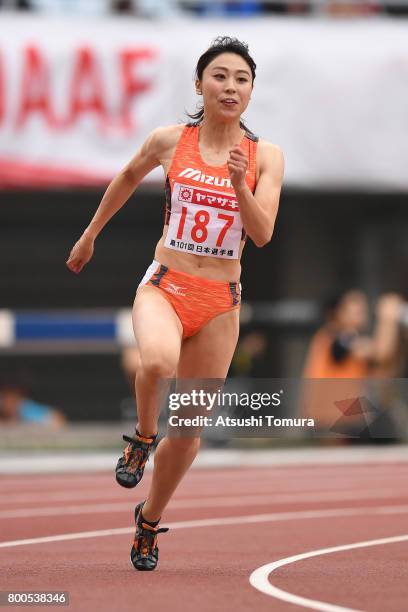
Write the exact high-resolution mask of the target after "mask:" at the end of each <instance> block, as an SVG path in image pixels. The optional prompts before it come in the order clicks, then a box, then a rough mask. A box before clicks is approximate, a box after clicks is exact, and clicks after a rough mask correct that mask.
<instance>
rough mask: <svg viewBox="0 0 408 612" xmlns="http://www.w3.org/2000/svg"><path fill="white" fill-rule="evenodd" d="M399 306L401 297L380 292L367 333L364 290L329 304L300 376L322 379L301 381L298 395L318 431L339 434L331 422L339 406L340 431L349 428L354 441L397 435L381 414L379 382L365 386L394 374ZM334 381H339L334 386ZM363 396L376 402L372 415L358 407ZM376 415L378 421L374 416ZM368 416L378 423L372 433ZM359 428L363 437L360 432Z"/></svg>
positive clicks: (383, 407)
mask: <svg viewBox="0 0 408 612" xmlns="http://www.w3.org/2000/svg"><path fill="white" fill-rule="evenodd" d="M402 307H403V300H402V299H401V297H400V296H398V295H396V294H387V295H383V296H381V297H380V299H379V300H378V302H377V305H376V325H375V329H374V333H373V334H372V335H371V336H370V335H368V334H367V328H368V322H369V316H368V303H367V299H366V297H365V295H364V293H362V292H361V291H358V290H352V291H348V292H346V293H344V294H343V295H341V296H339V297H337V298H335V299H333V300H331V301H330V302H329V303H328V305H327V309H326V322H325V324H324V325H323V327H322V328H321V329H319V330H318V332H317V333H316V334H315V336H314V337H313V339H312V342H311V344H310V347H309V351H308V354H307V357H306V362H305V367H304V371H303V377H304V378H305V379H321V380H320V381H319V382H313V381H310V382H308V381H307V380H306V381H305V384H304V387H303V397H302V411H303V413H304V415H307V416H308V417H309V418H314V419H315V422H316V430H317V431H324V430H325V429H326V430H327V431H330V430H331V431H335V432H336V431H337V432H338V433H339V430H338V429H337V430H336V429H333V425H336V422H337V423H338V422H339V417H341V414H342V413H341V411H342V410H343V409H344V410H345V412H344V413H343V414H344V417H345V418H344V419H342V428H343V432H344V433H346V431H347V430H348V432H349V435H354V436H355V437H356V438H357V439H362V438H364V439H377V437H378V438H382V439H383V440H385V439H388V440H393V439H394V438H395V437H396V434H395V427H394V425H393V422H392V419H391V417H390V416H389V415H386V412H387V410H386V409H387V405H386V402H385V401H384V393H383V390H384V389H383V385H380V384H377V385H375V384H371V385H370V382H369V381H370V380H373V379H375V380H377V381H378V380H379V379H384V378H385V377H388V378H389V377H393V376H398V374H399V368H400V366H399V364H400V363H401V360H400V358H399V355H400V350H399V349H400V339H401V335H400V320H401V316H402ZM336 379H341V381H339V383H337V384H336V382H335V380H336ZM368 396H369V397H370V400H372V401H373V402H374V403H375V406H373V405H370V407H369V411H370V410H371V414H369V413H368V412H366V411H365V408H364V407H362V406H361V405H360V402H361V400H364V401H366V400H367V397H368ZM353 403H354V406H353ZM378 415H380V416H381V417H382V418H381V420H379V419H377V418H376V417H377V416H378ZM367 416H369V417H370V420H371V423H374V421H376V422H377V425H378V426H377V434H374V431H375V430H376V429H375V427H374V426H373V427H372V428H371V429H370V428H368V427H367V425H368V423H367V420H366V419H367ZM374 416H375V418H374ZM340 420H341V419H340ZM370 427H371V425H370ZM362 431H364V436H360V433H361V432H362Z"/></svg>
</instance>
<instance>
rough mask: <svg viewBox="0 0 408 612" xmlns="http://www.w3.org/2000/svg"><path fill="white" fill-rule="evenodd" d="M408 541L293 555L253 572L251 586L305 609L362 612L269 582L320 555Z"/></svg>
mask: <svg viewBox="0 0 408 612" xmlns="http://www.w3.org/2000/svg"><path fill="white" fill-rule="evenodd" d="M405 541H408V534H405V535H400V536H394V537H390V538H382V539H381V540H367V541H366V542H355V543H353V544H344V545H342V546H332V547H331V548H320V549H319V550H311V551H309V552H306V553H301V554H300V555H293V556H292V557H286V558H285V559H279V561H273V562H272V563H267V564H266V565H262V566H261V567H258V568H257V569H256V570H254V571H253V572H252V574H251V575H250V577H249V582H250V583H251V585H252V586H253V587H254V588H255V589H258V591H261V592H262V593H265V594H266V595H270V596H271V597H275V598H276V599H280V600H281V601H286V602H287V603H291V604H295V605H298V606H303V607H304V608H311V609H312V610H320V611H321V612H360V611H358V610H355V609H353V608H343V607H342V606H336V605H333V604H330V603H326V602H324V601H317V600H315V599H307V598H306V597H301V596H300V595H294V594H293V593H289V592H288V591H284V590H283V589H278V587H275V586H273V584H271V582H270V581H269V576H270V574H271V573H272V572H273V571H275V570H276V569H278V568H279V567H283V566H284V565H289V564H290V563H295V562H296V561H302V560H304V559H311V558H312V557H319V556H320V555H328V554H331V553H336V552H341V551H344V550H354V549H356V548H366V547H368V546H381V545H383V544H395V543H396V542H405Z"/></svg>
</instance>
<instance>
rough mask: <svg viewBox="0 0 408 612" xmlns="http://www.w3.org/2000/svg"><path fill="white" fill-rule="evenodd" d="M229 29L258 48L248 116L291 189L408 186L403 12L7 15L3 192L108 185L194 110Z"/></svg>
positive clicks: (0, 53)
mask: <svg viewBox="0 0 408 612" xmlns="http://www.w3.org/2000/svg"><path fill="white" fill-rule="evenodd" d="M219 34H229V35H232V36H237V37H238V38H241V39H242V40H244V41H246V42H247V43H248V44H249V46H250V51H251V53H252V55H253V57H254V59H255V61H256V62H257V65H258V70H257V77H256V80H255V88H254V93H253V96H252V100H251V102H250V107H249V109H248V111H247V113H246V116H245V120H246V122H247V125H248V126H249V127H250V128H251V129H252V130H253V131H254V132H255V133H257V134H259V135H260V136H261V137H262V138H265V139H267V140H269V141H271V142H274V143H276V144H278V145H279V146H280V147H281V148H282V150H283V151H284V154H285V158H286V177H285V183H286V185H290V186H299V187H318V188H319V187H322V188H326V187H328V188H333V187H334V188H337V187H339V188H358V189H359V188H363V189H373V190H378V189H397V190H406V189H407V188H408V172H407V169H408V139H407V134H408V28H407V24H406V22H405V21H403V20H402V21H398V20H385V19H384V20H382V19H367V20H355V21H347V20H344V21H326V20H323V19H307V20H306V19H305V20H302V19H295V18H293V19H283V18H279V19H271V18H268V19H266V18H262V19H246V20H242V19H236V20H233V19H229V20H228V21H222V20H196V19H175V20H171V21H170V20H169V21H167V22H161V21H142V20H140V19H135V18H130V17H126V18H119V17H118V18H115V19H102V18H101V19H99V20H98V19H92V20H90V21H87V20H78V19H74V18H72V19H68V18H66V19H64V20H61V19H51V18H50V19H45V18H44V17H39V16H12V15H4V14H3V15H1V14H0V187H7V186H29V187H41V186H62V185H77V186H81V185H104V184H106V183H107V182H108V181H109V180H110V179H111V178H112V176H113V175H114V174H115V173H116V172H117V171H118V170H119V169H120V168H121V167H122V166H123V165H124V164H125V163H126V162H127V161H128V159H130V157H131V156H132V155H133V154H134V153H135V152H136V150H137V149H138V147H139V146H140V145H141V143H142V142H143V141H144V139H145V138H146V136H147V135H148V133H149V132H150V131H151V130H152V129H154V128H155V127H157V126H159V125H168V124H172V123H177V122H183V121H185V120H186V115H185V110H189V111H190V112H191V111H194V110H195V105H196V102H197V98H196V94H195V88H194V83H193V74H194V68H195V64H196V61H197V59H198V57H199V55H200V54H201V53H202V52H203V51H204V50H205V49H206V48H207V46H208V44H209V43H210V42H211V40H212V38H214V37H215V36H217V35H219ZM160 179H161V172H159V171H155V172H153V173H152V174H151V175H150V176H149V177H147V180H153V181H154V180H156V181H157V180H160Z"/></svg>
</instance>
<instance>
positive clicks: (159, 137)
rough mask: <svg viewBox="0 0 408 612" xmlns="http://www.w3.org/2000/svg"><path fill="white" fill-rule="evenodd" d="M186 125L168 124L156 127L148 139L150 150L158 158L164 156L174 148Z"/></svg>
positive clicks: (147, 143)
mask: <svg viewBox="0 0 408 612" xmlns="http://www.w3.org/2000/svg"><path fill="white" fill-rule="evenodd" d="M184 127H185V124H184V123H182V124H178V125H168V126H166V127H158V128H156V129H154V130H153V131H152V132H151V133H150V135H149V137H148V138H147V140H146V145H147V146H148V147H149V149H150V152H151V153H152V154H153V155H155V156H156V157H157V158H160V157H162V156H163V155H165V154H166V152H167V151H169V150H170V149H173V148H174V147H175V146H176V144H177V142H178V140H179V138H180V136H181V134H182V131H183V129H184Z"/></svg>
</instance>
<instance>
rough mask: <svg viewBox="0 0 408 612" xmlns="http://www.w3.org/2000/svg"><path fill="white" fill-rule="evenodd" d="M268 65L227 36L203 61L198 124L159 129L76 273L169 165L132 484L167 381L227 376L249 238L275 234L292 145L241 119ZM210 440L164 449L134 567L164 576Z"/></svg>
mask: <svg viewBox="0 0 408 612" xmlns="http://www.w3.org/2000/svg"><path fill="white" fill-rule="evenodd" d="M255 69H256V64H255V62H254V60H253V59H252V57H251V56H250V55H249V51H248V47H247V45H245V44H244V43H242V42H240V41H238V40H237V39H235V38H229V37H219V38H217V39H216V40H215V41H214V42H213V44H212V45H211V46H210V47H209V48H208V49H207V51H206V52H205V53H204V54H203V55H202V56H201V57H200V59H199V60H198V64H197V68H196V80H195V86H196V92H197V94H198V95H200V96H202V97H203V104H202V108H201V109H200V111H199V112H198V113H196V114H195V115H192V116H191V118H192V119H194V120H195V121H194V122H192V123H187V124H184V125H172V126H169V127H163V128H158V129H156V130H154V131H153V132H152V133H151V134H150V135H149V137H148V138H147V140H146V141H145V143H144V144H143V145H142V147H141V149H140V150H139V151H138V152H137V153H136V155H135V156H134V158H133V159H132V160H131V161H130V162H129V163H128V164H127V165H126V166H125V168H124V169H123V170H122V171H121V172H120V173H119V174H118V175H117V176H116V177H115V178H114V179H113V181H112V182H111V184H110V185H109V187H108V189H107V191H106V193H105V195H104V196H103V199H102V201H101V203H100V205H99V207H98V210H97V211H96V213H95V215H94V217H93V219H92V221H91V223H90V225H89V226H88V227H87V229H86V230H85V231H84V233H83V235H82V236H81V238H80V239H79V241H78V242H77V243H76V244H75V246H74V247H73V249H72V251H71V254H70V256H69V259H68V261H67V266H68V268H69V269H70V270H72V271H73V272H75V273H79V272H80V271H81V270H82V268H83V267H84V265H85V264H86V263H88V262H89V260H90V259H91V257H92V255H93V251H94V241H95V239H96V237H97V236H98V234H99V233H100V231H101V230H102V228H103V227H104V226H105V224H106V223H107V222H108V221H109V219H110V218H111V217H112V216H113V215H114V213H115V212H117V211H118V210H119V209H120V208H121V207H122V206H123V205H124V203H125V202H126V201H127V200H128V198H129V197H130V195H131V194H132V193H133V191H134V190H135V188H136V187H137V186H138V185H139V183H140V182H141V180H142V179H143V178H144V177H145V176H146V175H147V174H148V173H149V172H150V171H151V170H153V168H156V167H157V166H162V168H163V170H164V175H165V177H166V183H165V193H166V204H165V217H164V230H163V235H162V237H161V238H160V240H159V242H158V244H157V246H156V251H155V257H154V261H153V263H152V264H151V266H150V267H149V268H148V270H147V272H146V274H145V276H144V278H143V279H142V281H141V283H140V285H139V287H138V289H137V293H136V298H135V302H134V306H133V327H134V332H135V337H136V340H137V344H138V347H139V351H140V361H139V366H138V368H137V373H136V383H135V389H136V399H137V418H138V422H137V426H136V432H135V435H134V436H132V437H128V436H124V440H125V441H126V442H128V445H127V446H126V448H125V450H124V452H123V456H122V457H121V458H120V459H119V461H118V465H117V468H116V479H117V481H118V483H119V484H120V485H122V486H124V487H127V488H131V487H134V486H136V485H137V484H138V483H139V482H140V479H141V478H142V475H143V470H144V466H145V464H146V461H147V459H148V457H149V453H150V451H151V449H152V446H153V444H154V443H155V439H156V436H157V421H158V409H157V406H158V397H157V387H158V382H159V380H160V379H165V378H172V377H174V376H176V377H177V378H180V379H197V378H199V379H221V380H224V379H225V378H226V376H227V373H228V369H229V367H230V363H231V359H232V356H233V353H234V350H235V346H236V343H237V339H238V332H239V307H240V300H241V296H240V293H241V292H240V284H239V278H240V272H241V266H240V258H241V255H242V251H243V248H244V245H245V241H246V239H247V237H248V236H249V238H251V240H252V241H253V242H254V243H255V244H256V246H258V247H263V246H265V245H266V244H267V243H268V242H269V241H270V240H271V237H272V233H273V229H274V224H275V219H276V215H277V211H278V204H279V197H280V191H281V184H282V178H283V168H284V162H283V155H282V152H281V151H280V149H279V148H278V147H277V146H275V145H273V144H270V143H269V142H266V141H264V140H259V139H258V138H257V137H256V136H254V134H252V133H251V132H250V131H249V130H248V129H247V128H246V127H245V125H244V123H243V122H242V121H241V115H242V113H243V112H244V111H245V109H246V108H247V106H248V103H249V101H250V98H251V94H252V90H253V85H254V79H255ZM199 445H200V438H199V436H185V437H169V436H168V435H167V436H165V437H164V438H163V439H162V440H161V441H160V443H159V444H158V446H157V449H156V452H155V457H154V468H153V475H152V482H151V486H150V490H149V493H148V496H147V499H146V500H145V501H143V502H141V503H140V504H138V505H137V506H136V509H135V522H136V533H135V538H134V542H133V545H132V549H131V561H132V563H133V565H134V567H135V568H136V569H138V570H153V569H155V567H156V565H157V561H158V547H157V534H158V533H160V532H162V531H167V529H160V528H159V522H160V518H161V515H162V512H163V511H164V509H165V508H166V506H167V504H168V502H169V500H170V498H171V497H172V495H173V493H174V491H175V490H176V488H177V486H178V484H179V482H180V481H181V479H182V478H183V476H184V474H185V473H186V472H187V470H188V468H189V467H190V465H191V463H192V462H193V460H194V458H195V456H196V455H197V452H198V449H199Z"/></svg>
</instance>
